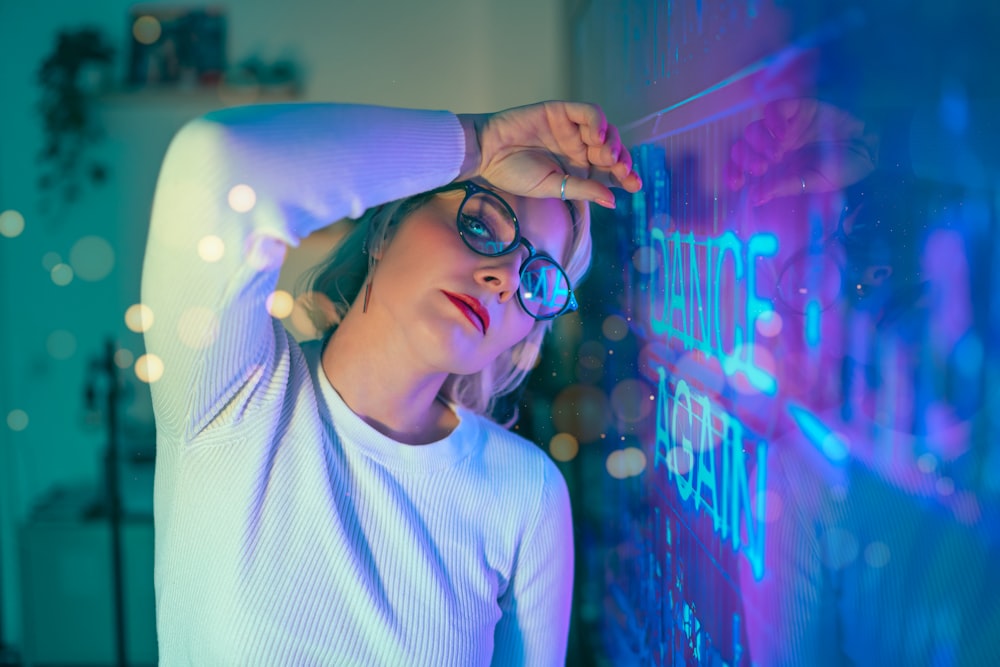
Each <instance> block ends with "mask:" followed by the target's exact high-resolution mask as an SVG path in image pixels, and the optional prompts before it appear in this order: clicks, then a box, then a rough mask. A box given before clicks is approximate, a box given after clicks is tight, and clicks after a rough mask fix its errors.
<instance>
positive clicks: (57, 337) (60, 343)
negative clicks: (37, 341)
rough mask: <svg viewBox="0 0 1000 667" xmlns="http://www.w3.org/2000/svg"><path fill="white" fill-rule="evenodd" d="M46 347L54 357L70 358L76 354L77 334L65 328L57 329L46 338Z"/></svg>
mask: <svg viewBox="0 0 1000 667" xmlns="http://www.w3.org/2000/svg"><path fill="white" fill-rule="evenodd" d="M45 348H46V349H47V350H48V351H49V356H51V357H52V358H53V359H69V358H70V357H72V356H73V355H74V354H76V336H74V335H73V334H72V332H69V331H66V330H65V329H56V330H55V331H53V332H52V333H50V334H49V336H48V338H46V339H45Z"/></svg>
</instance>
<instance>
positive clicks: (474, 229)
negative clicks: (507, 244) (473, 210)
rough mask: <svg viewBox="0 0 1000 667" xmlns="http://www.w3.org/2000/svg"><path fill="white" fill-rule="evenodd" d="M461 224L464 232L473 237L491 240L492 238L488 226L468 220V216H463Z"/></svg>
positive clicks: (480, 221)
mask: <svg viewBox="0 0 1000 667" xmlns="http://www.w3.org/2000/svg"><path fill="white" fill-rule="evenodd" d="M462 224H463V226H464V227H465V229H466V231H468V232H469V233H470V234H473V235H474V236H478V237H480V238H484V239H486V238H491V237H492V236H493V232H492V230H491V229H490V227H489V225H487V224H486V223H484V222H483V221H482V220H477V219H476V218H470V217H469V216H463V219H462Z"/></svg>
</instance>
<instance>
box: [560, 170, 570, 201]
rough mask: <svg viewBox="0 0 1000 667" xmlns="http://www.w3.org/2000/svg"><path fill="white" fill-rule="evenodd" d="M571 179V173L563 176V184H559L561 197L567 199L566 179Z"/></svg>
mask: <svg viewBox="0 0 1000 667" xmlns="http://www.w3.org/2000/svg"><path fill="white" fill-rule="evenodd" d="M568 180H569V174H565V175H564V176H563V180H562V185H561V186H559V199H562V200H563V201H566V181H568Z"/></svg>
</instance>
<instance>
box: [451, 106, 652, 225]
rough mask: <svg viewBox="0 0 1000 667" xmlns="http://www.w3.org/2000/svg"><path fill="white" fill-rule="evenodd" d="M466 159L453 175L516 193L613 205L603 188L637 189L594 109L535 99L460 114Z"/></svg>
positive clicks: (612, 131) (616, 140) (626, 159)
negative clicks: (479, 112) (565, 178)
mask: <svg viewBox="0 0 1000 667" xmlns="http://www.w3.org/2000/svg"><path fill="white" fill-rule="evenodd" d="M459 120H460V121H461V123H462V127H463V128H464V129H465V132H466V147H467V148H466V159H465V163H464V164H463V165H462V173H461V175H460V177H459V178H460V179H462V180H464V179H469V178H476V177H478V178H480V179H482V180H484V181H486V182H487V183H488V184H489V185H492V186H494V187H496V188H499V189H501V190H505V191H507V192H510V193H511V194H515V195H520V196H522V197H559V196H560V194H561V188H562V183H563V176H564V175H566V174H569V175H570V178H569V180H568V181H567V182H566V198H567V199H577V200H587V201H592V202H595V203H597V204H600V205H601V206H605V207H607V208H612V207H614V201H615V198H614V195H613V194H612V192H611V190H609V189H608V186H614V187H620V188H623V189H624V190H626V191H628V192H637V191H638V190H639V188H641V187H642V181H641V180H640V179H639V176H638V175H637V174H636V173H635V172H634V171H632V156H631V155H630V154H629V152H628V150H626V149H625V148H624V147H623V146H622V142H621V138H620V137H619V135H618V130H617V128H615V127H614V126H613V125H609V124H608V121H607V118H605V116H604V112H603V111H601V108H600V107H598V106H597V105H594V104H583V103H578V102H541V103H539V104H532V105H530V106H524V107H517V108H514V109H507V110H506V111H499V112H497V113H493V114H483V115H468V114H465V115H460V116H459Z"/></svg>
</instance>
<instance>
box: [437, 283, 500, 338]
mask: <svg viewBox="0 0 1000 667" xmlns="http://www.w3.org/2000/svg"><path fill="white" fill-rule="evenodd" d="M441 291H442V292H443V293H444V295H445V296H446V297H448V299H449V300H450V301H451V302H452V303H453V304H455V306H456V307H457V308H458V309H459V310H460V311H462V314H463V315H465V316H466V317H467V318H468V319H469V321H470V322H472V323H473V324H475V325H476V326H477V327H479V329H480V330H481V331H482V332H483V334H485V333H486V332H487V331H488V330H489V328H490V314H489V312H488V311H487V310H486V308H485V307H483V304H482V303H480V301H479V299H477V298H475V297H473V296H469V295H468V294H454V293H452V292H446V291H444V290H441Z"/></svg>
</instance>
